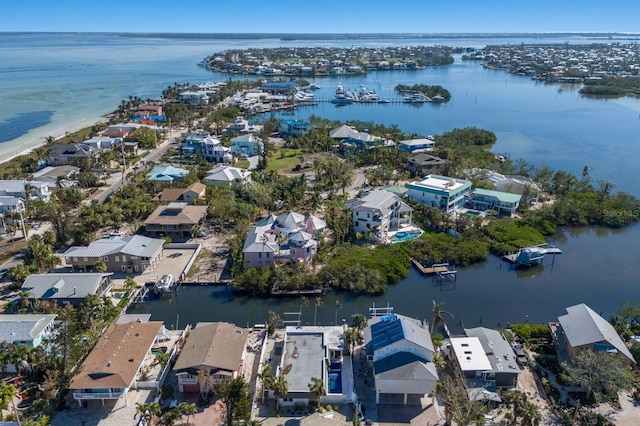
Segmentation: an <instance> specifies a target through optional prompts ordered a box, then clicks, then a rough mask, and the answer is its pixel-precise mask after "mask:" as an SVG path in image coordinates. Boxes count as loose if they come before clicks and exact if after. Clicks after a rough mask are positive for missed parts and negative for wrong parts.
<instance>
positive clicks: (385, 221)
mask: <svg viewBox="0 0 640 426" xmlns="http://www.w3.org/2000/svg"><path fill="white" fill-rule="evenodd" d="M345 207H347V208H348V209H349V210H351V223H352V229H353V232H360V233H363V234H365V235H372V236H375V237H376V238H377V239H378V240H380V241H386V240H387V237H388V234H389V231H393V230H398V229H399V228H400V227H401V226H409V225H411V223H412V212H413V209H412V208H411V207H410V206H408V205H407V204H405V203H404V202H403V201H402V199H401V198H400V197H399V196H397V195H396V194H393V193H392V192H389V191H386V190H383V189H374V190H373V191H369V192H365V193H364V194H361V195H360V196H358V197H356V198H353V199H351V200H348V201H346V202H345Z"/></svg>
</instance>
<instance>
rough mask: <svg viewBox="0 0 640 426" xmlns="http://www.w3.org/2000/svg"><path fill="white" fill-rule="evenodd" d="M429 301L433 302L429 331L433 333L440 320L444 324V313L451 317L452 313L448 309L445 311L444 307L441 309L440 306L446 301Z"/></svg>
mask: <svg viewBox="0 0 640 426" xmlns="http://www.w3.org/2000/svg"><path fill="white" fill-rule="evenodd" d="M431 302H433V310H432V312H433V322H432V323H431V330H430V331H431V334H432V335H433V333H434V332H435V330H436V327H437V326H438V324H439V323H441V322H442V323H443V324H444V315H449V316H451V318H453V314H452V313H451V312H449V311H445V310H444V309H442V307H443V306H444V304H445V303H446V302H442V303H436V301H435V300H432V301H431Z"/></svg>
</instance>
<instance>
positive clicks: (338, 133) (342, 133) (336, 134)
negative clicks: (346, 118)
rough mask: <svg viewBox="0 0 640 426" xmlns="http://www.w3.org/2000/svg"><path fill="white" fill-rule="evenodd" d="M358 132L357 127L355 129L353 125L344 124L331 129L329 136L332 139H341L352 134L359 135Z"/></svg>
mask: <svg viewBox="0 0 640 426" xmlns="http://www.w3.org/2000/svg"><path fill="white" fill-rule="evenodd" d="M358 133H360V132H358V131H357V130H356V129H354V128H353V127H351V126H347V125H346V124H343V125H342V126H340V127H337V128H335V129H333V130H331V131H329V137H330V138H331V139H337V140H339V141H342V140H345V139H347V138H349V137H351V136H354V135H357V134H358Z"/></svg>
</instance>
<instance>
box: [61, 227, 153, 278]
mask: <svg viewBox="0 0 640 426" xmlns="http://www.w3.org/2000/svg"><path fill="white" fill-rule="evenodd" d="M163 245H164V240H161V239H154V238H148V237H143V236H142V235H131V236H129V237H124V238H121V237H112V238H103V239H100V240H97V241H93V242H91V243H90V244H89V245H88V246H73V247H70V248H69V249H68V250H67V251H65V252H64V254H63V256H64V259H65V263H66V264H67V265H69V266H71V268H72V270H73V271H74V272H75V271H80V272H89V271H93V269H94V267H95V265H96V262H98V261H99V260H101V261H103V262H104V263H105V264H106V265H107V271H108V272H125V273H127V274H141V273H143V272H147V271H151V270H153V269H155V267H156V266H157V265H158V263H160V260H161V259H162V247H163Z"/></svg>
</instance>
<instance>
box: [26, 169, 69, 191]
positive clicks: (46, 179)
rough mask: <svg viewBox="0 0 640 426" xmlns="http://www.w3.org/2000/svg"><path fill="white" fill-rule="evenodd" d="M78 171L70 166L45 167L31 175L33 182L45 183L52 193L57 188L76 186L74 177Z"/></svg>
mask: <svg viewBox="0 0 640 426" xmlns="http://www.w3.org/2000/svg"><path fill="white" fill-rule="evenodd" d="M79 171H80V168H78V167H75V166H70V165H65V166H57V167H53V166H47V167H45V168H43V169H42V170H38V171H37V172H35V173H34V174H33V180H34V181H37V182H43V183H46V184H47V186H48V187H49V189H50V191H54V190H56V189H58V188H68V187H70V186H75V185H76V184H77V181H76V180H75V175H76V174H77V173H78V172H79Z"/></svg>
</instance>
